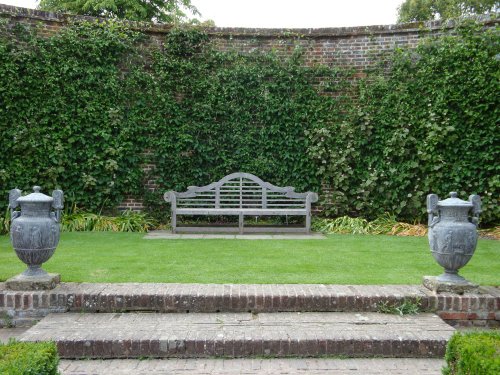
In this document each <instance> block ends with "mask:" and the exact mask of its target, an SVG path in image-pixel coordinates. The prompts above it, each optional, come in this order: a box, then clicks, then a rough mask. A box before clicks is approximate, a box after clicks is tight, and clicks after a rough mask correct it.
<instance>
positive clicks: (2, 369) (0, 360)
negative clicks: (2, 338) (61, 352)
mask: <svg viewBox="0 0 500 375" xmlns="http://www.w3.org/2000/svg"><path fill="white" fill-rule="evenodd" d="M58 364H59V356H58V354H57V347H56V344H55V343H54V342H18V341H15V340H11V341H9V342H8V343H7V344H1V343H0V373H2V374H9V375H26V374H37V375H57V374H58V373H59V372H58V370H57V366H58Z"/></svg>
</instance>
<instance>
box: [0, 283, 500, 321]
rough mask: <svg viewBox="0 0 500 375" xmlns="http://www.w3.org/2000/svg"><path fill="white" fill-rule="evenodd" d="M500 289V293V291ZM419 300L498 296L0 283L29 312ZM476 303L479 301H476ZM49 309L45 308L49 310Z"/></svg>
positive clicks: (370, 307)
mask: <svg viewBox="0 0 500 375" xmlns="http://www.w3.org/2000/svg"><path fill="white" fill-rule="evenodd" d="M498 294H499V295H500V293H498ZM404 299H411V300H417V299H418V300H420V303H421V310H423V311H435V310H445V309H446V310H449V309H450V308H454V309H453V310H457V309H460V307H461V306H462V305H463V301H465V302H467V306H469V305H470V307H471V308H474V306H475V305H477V307H476V308H489V307H490V305H491V308H494V305H495V302H497V301H498V302H499V305H500V298H499V297H498V296H494V295H489V294H485V295H482V296H478V297H477V298H476V297H473V300H472V301H471V302H470V303H469V300H470V299H471V298H470V297H466V296H459V295H446V294H442V295H435V294H433V293H432V292H430V291H429V290H427V289H426V288H424V287H423V286H419V285H322V284H309V285H307V284H273V285H271V284H151V283H144V284H138V283H127V284H90V283H63V284H61V285H59V286H58V287H57V288H55V289H53V290H50V291H27V292H19V291H17V292H16V291H9V290H6V289H5V288H4V287H2V283H0V309H7V310H9V309H18V310H22V311H24V312H29V311H30V310H39V311H42V312H43V311H46V312H47V313H48V312H65V311H75V312H77V311H78V312H80V311H82V312H103V313H105V312H109V313H110V312H125V311H154V312H184V313H185V312H204V313H209V312H282V311H297V312H299V311H321V312H333V311H356V312H359V311H366V312H368V311H372V312H376V311H377V305H378V304H379V303H384V302H387V303H398V302H401V301H403V300H404ZM473 305H474V306H473ZM45 315H46V314H45Z"/></svg>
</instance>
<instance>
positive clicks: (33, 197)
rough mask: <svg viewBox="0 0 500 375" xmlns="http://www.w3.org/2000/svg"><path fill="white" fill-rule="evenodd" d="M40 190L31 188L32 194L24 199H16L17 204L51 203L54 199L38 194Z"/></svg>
mask: <svg viewBox="0 0 500 375" xmlns="http://www.w3.org/2000/svg"><path fill="white" fill-rule="evenodd" d="M41 189H42V188H41V187H40V186H33V191H34V193H31V194H28V195H26V196H24V197H20V198H17V201H18V202H38V203H43V202H52V201H54V198H52V197H49V196H48V195H45V194H42V193H40V190H41Z"/></svg>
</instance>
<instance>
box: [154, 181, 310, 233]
mask: <svg viewBox="0 0 500 375" xmlns="http://www.w3.org/2000/svg"><path fill="white" fill-rule="evenodd" d="M164 198H165V200H166V201H167V202H170V204H171V209H172V232H173V233H176V232H179V231H183V232H197V231H200V232H201V231H216V230H217V229H219V230H220V228H214V227H184V226H182V227H177V216H179V215H203V216H208V215H234V216H238V217H239V220H238V223H239V225H238V228H228V229H233V230H234V231H236V230H237V231H238V232H239V233H243V229H244V228H243V223H244V217H245V216H305V219H306V220H305V221H306V223H305V227H303V228H297V227H289V228H285V227H280V228H276V227H274V228H273V227H268V228H262V227H260V228H255V227H251V228H247V232H263V231H264V232H305V233H309V232H310V230H311V203H313V202H317V201H318V195H317V194H316V193H312V192H307V193H296V192H295V191H294V188H293V187H289V186H288V187H279V186H274V185H272V184H270V183H269V182H265V181H262V180H261V179H260V178H259V177H257V176H254V175H253V174H250V173H241V172H238V173H233V174H230V175H228V176H226V177H224V178H222V179H221V180H219V181H217V182H213V183H211V184H210V185H206V186H201V187H198V186H189V187H188V190H187V191H186V192H183V193H178V192H175V191H168V192H166V193H165V194H164Z"/></svg>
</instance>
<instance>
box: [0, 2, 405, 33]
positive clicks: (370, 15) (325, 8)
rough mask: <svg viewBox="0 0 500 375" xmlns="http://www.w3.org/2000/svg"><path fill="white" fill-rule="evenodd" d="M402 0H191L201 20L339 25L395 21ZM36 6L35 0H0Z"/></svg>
mask: <svg viewBox="0 0 500 375" xmlns="http://www.w3.org/2000/svg"><path fill="white" fill-rule="evenodd" d="M403 1H404V0H192V3H193V4H194V5H195V6H196V7H197V8H198V10H199V11H200V12H201V14H202V16H201V19H202V20H206V19H211V20H214V21H215V24H216V25H217V26H221V27H229V26H239V27H290V28H293V27H342V26H366V25H387V24H393V23H396V13H397V8H398V6H399V5H400V4H401V3H402V2H403ZM0 3H4V4H9V5H15V6H22V7H26V8H36V5H37V3H38V1H37V0H0Z"/></svg>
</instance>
